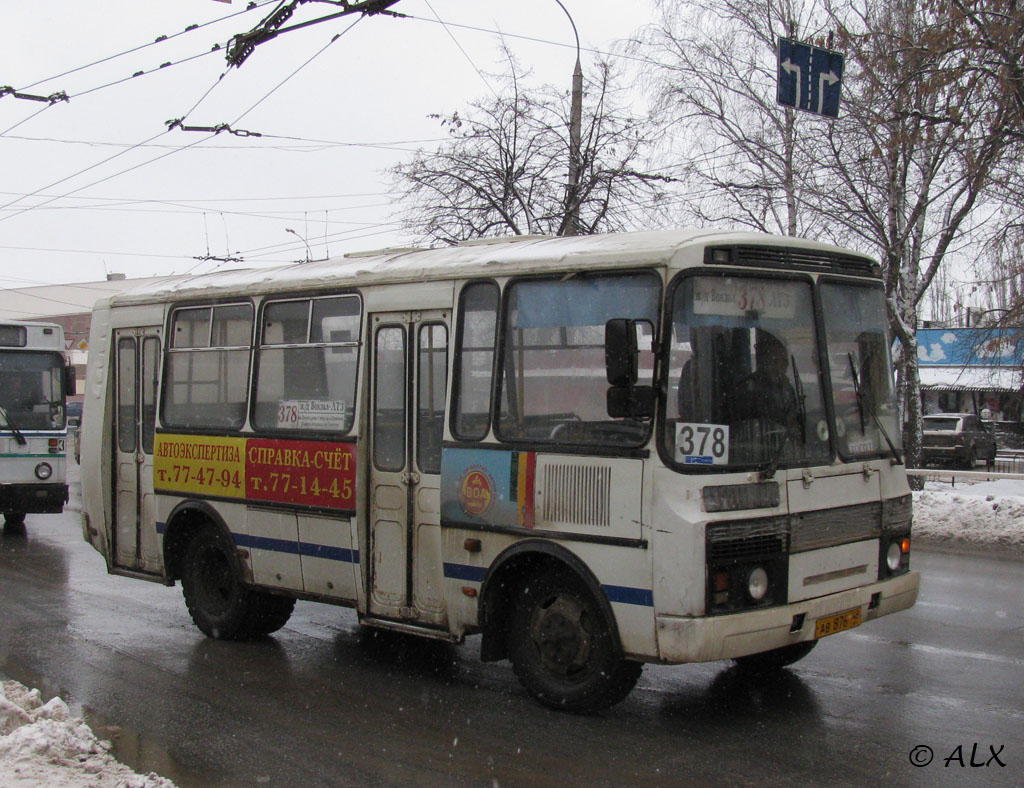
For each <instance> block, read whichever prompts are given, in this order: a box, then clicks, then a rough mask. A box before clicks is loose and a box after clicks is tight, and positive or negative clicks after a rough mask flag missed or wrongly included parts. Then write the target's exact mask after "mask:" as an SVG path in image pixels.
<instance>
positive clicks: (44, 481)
mask: <svg viewBox="0 0 1024 788" xmlns="http://www.w3.org/2000/svg"><path fill="white" fill-rule="evenodd" d="M74 393H75V369H74V367H72V366H70V365H68V363H67V361H66V359H65V356H64V330H63V329H62V328H61V327H60V326H59V325H57V324H55V323H36V322H32V321H13V320H3V321H0V447H2V449H0V511H2V512H3V513H4V527H5V528H7V527H16V526H20V525H21V524H22V523H24V522H25V515H26V513H40V512H43V513H45V512H50V513H53V512H61V511H63V510H64V504H65V503H67V500H68V485H67V480H66V477H65V466H66V447H67V409H66V405H67V401H66V400H67V396H68V395H69V394H74Z"/></svg>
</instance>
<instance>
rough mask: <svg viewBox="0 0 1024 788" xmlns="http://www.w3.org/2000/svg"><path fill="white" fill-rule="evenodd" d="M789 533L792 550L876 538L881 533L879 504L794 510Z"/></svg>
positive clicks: (880, 506) (796, 550)
mask: <svg viewBox="0 0 1024 788" xmlns="http://www.w3.org/2000/svg"><path fill="white" fill-rule="evenodd" d="M791 533H792V551H793V552H794V553H800V552H803V551H805V550H817V549H819V548H822V547H832V546H833V545H840V544H847V543H849V542H859V541H861V540H862V539H872V538H877V537H879V536H881V534H882V504H881V503H865V504H857V505H856V506H842V507H840V508H838V509H823V510H821V511H817V512H804V513H802V514H797V515H794V516H793V517H792V526H791Z"/></svg>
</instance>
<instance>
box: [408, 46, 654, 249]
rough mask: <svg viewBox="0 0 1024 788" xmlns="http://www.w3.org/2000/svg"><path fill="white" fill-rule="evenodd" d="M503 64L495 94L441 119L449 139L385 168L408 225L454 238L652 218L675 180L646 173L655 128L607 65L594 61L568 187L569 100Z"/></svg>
mask: <svg viewBox="0 0 1024 788" xmlns="http://www.w3.org/2000/svg"><path fill="white" fill-rule="evenodd" d="M508 63H509V71H508V73H507V74H506V75H505V76H504V77H503V79H502V82H503V85H502V87H503V90H502V93H501V95H500V96H497V97H495V98H492V99H487V100H480V101H477V102H474V103H473V104H472V105H471V106H470V107H469V109H468V110H467V111H464V112H455V113H453V114H452V115H450V116H446V117H441V116H437V117H438V119H439V120H440V122H441V124H442V126H444V127H445V128H446V129H447V130H448V131H449V133H450V135H451V139H450V140H449V141H447V142H446V143H444V144H442V145H441V146H440V147H439V148H438V149H437V150H435V151H421V152H419V153H418V154H416V156H415V157H414V158H413V159H412V160H411V161H408V162H405V163H402V164H399V165H398V166H396V167H394V168H393V169H392V170H391V173H392V176H393V178H394V180H395V183H396V185H397V187H398V189H399V193H400V197H401V199H402V202H403V205H404V207H403V220H404V224H405V226H406V227H407V228H408V229H409V230H411V231H412V232H414V233H415V234H416V235H418V236H420V237H422V238H425V239H429V240H431V241H440V242H443V243H448V244H454V243H458V242H459V241H462V240H466V239H470V238H480V237H486V236H493V235H504V234H513V235H533V234H543V235H570V234H572V235H578V234H591V233H596V232H605V231H614V230H620V229H630V228H636V227H641V226H644V225H645V224H648V223H649V222H650V221H651V217H652V216H655V215H656V212H657V207H658V205H659V204H660V202H661V201H662V200H663V199H664V196H665V195H664V189H665V186H666V184H667V183H669V182H670V181H671V179H670V178H668V177H666V176H664V175H660V174H657V173H653V172H646V171H643V170H642V161H643V158H644V155H645V152H646V151H647V149H648V148H649V147H650V145H651V141H650V135H651V127H650V126H649V125H648V124H647V123H646V121H645V120H643V119H640V118H637V117H634V116H632V115H631V114H630V113H629V111H628V110H627V109H626V106H627V105H626V104H625V102H624V101H620V99H619V89H618V88H617V87H616V84H615V75H614V73H613V70H612V69H611V67H610V66H609V65H608V64H607V63H601V64H599V65H598V67H597V69H596V77H595V79H594V80H593V81H592V82H591V83H590V84H589V85H588V88H587V92H586V96H585V101H584V107H583V124H582V140H581V145H580V166H579V172H580V176H579V183H578V185H577V186H576V188H575V189H570V188H569V184H568V169H569V151H570V142H569V112H570V105H569V97H568V96H567V95H566V93H565V92H562V91H558V90H557V89H555V88H554V87H551V86H544V87H541V88H531V87H529V86H527V85H526V84H525V83H526V79H527V77H528V75H527V74H525V73H524V72H523V71H522V69H521V68H520V67H519V66H518V64H517V63H516V62H515V60H514V59H513V58H512V57H511V56H510V55H509V56H508ZM574 221H575V222H576V226H574V227H571V226H570V224H572V223H573V222H574Z"/></svg>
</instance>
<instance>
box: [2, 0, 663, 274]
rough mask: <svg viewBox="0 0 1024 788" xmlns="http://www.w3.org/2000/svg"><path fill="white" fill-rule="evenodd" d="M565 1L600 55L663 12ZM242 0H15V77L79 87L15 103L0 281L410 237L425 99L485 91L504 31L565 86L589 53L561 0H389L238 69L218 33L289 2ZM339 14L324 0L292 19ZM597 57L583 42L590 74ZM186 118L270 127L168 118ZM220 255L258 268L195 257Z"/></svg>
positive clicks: (446, 105)
mask: <svg viewBox="0 0 1024 788" xmlns="http://www.w3.org/2000/svg"><path fill="white" fill-rule="evenodd" d="M563 2H564V5H565V6H566V8H567V9H568V10H569V12H570V13H571V14H572V16H573V19H574V20H575V22H576V26H577V28H578V30H579V34H580V39H581V43H582V44H583V46H584V47H585V48H593V49H597V50H604V51H606V50H608V49H609V48H610V47H611V46H612V44H613V42H614V41H615V40H616V39H618V38H622V37H625V36H628V35H629V34H630V33H631V32H632V31H633V30H634V29H636V28H637V27H638V26H639V25H640V24H642V23H643V22H645V21H647V20H648V19H649V16H650V9H649V5H648V3H647V2H646V0H642V1H641V2H636V3H622V2H613V0H563ZM247 4H248V0H234V2H232V3H230V4H229V3H226V2H219V1H217V0H146V2H139V0H98V1H97V0H90V1H89V2H84V1H83V0H47V2H46V3H45V4H40V3H5V7H4V12H5V13H4V24H3V25H2V26H0V86H9V87H11V88H14V89H15V90H17V91H19V92H21V93H26V94H29V95H33V96H51V95H54V94H57V93H60V92H63V93H66V94H67V95H68V97H69V99H70V100H69V101H67V102H64V101H57V102H55V103H52V104H50V103H47V102H38V101H33V100H29V99H19V98H16V97H14V96H13V95H5V96H3V97H2V98H0V156H2V159H0V161H2V172H3V178H2V181H0V183H2V186H0V251H2V255H3V256H2V258H0V259H2V260H3V263H2V264H0V288H10V287H25V286H30V285H36V284H57V283H64V282H83V281H93V280H97V279H103V278H104V277H105V276H106V274H108V273H114V272H117V273H125V274H127V275H128V276H129V277H140V276H153V275H162V274H171V273H185V272H188V271H194V272H202V271H209V270H213V268H214V267H215V266H220V267H221V268H237V267H244V266H265V265H272V264H278V263H282V262H290V261H295V260H301V259H303V258H305V257H306V255H307V249H306V245H305V244H306V243H308V245H309V254H311V255H312V257H313V258H314V259H316V258H321V257H324V256H326V255H327V254H328V253H329V254H331V255H338V254H342V253H344V252H347V251H359V250H366V249H375V248H380V247H384V246H393V245H396V244H402V243H407V242H408V241H409V239H408V238H406V237H405V236H404V235H403V234H402V232H401V231H400V229H399V227H398V224H397V222H398V217H397V215H396V211H395V206H394V204H393V202H392V199H391V196H390V195H389V193H388V181H387V179H386V178H385V177H384V175H383V171H384V170H385V169H386V168H388V167H389V166H391V165H393V164H394V163H396V162H398V161H401V160H405V159H407V158H408V157H409V155H410V152H411V151H413V150H415V149H416V148H418V147H430V146H432V145H434V144H436V140H438V139H439V138H441V137H443V136H444V135H443V130H442V129H441V128H440V126H439V125H438V122H437V121H436V120H432V119H430V118H428V117H427V116H428V115H429V114H430V113H451V112H452V111H454V110H457V109H460V108H463V107H465V106H466V104H467V103H468V102H469V101H472V100H474V99H477V98H481V97H484V96H486V95H489V94H490V90H491V89H490V88H489V87H488V83H487V82H485V80H484V77H482V76H481V74H480V72H491V73H493V72H495V71H498V70H501V62H500V52H499V47H500V44H501V40H500V36H499V33H498V31H502V32H504V33H505V34H506V39H505V40H506V42H507V43H508V45H509V47H510V48H511V49H512V50H513V52H514V53H515V55H516V56H517V57H518V58H519V60H520V62H521V63H522V64H523V65H525V66H527V67H530V68H532V69H533V70H534V79H535V81H536V82H537V83H541V82H549V83H554V84H565V86H566V89H568V86H569V79H570V76H571V71H572V67H573V63H574V61H575V48H574V39H573V35H572V27H571V26H570V24H569V20H568V19H567V17H566V15H565V13H564V12H563V11H562V10H561V9H560V8H559V6H558V4H557V3H556V2H555V0H516V2H509V0H402V2H400V3H398V4H397V5H396V6H394V10H395V11H399V12H402V13H405V14H408V15H409V16H410V17H412V18H409V19H395V18H390V17H385V16H376V17H371V18H366V19H363V20H361V21H358V22H357V23H355V25H354V27H352V25H353V23H354V22H355V21H356V19H357V17H355V16H349V17H345V18H341V19H335V20H331V21H327V22H323V23H321V24H317V25H313V26H311V27H308V28H306V29H303V30H298V31H295V32H292V33H288V34H285V35H282V36H280V37H279V38H277V39H275V40H273V41H270V42H267V43H264V44H262V45H260V46H259V47H258V48H257V49H256V51H255V52H254V53H253V54H252V56H251V57H250V58H249V59H248V60H247V61H246V62H245V63H244V64H243V65H242V66H241V67H240V68H231V69H228V67H227V63H226V61H225V59H224V52H223V45H224V44H225V43H226V42H227V41H228V39H229V38H230V37H231V36H232V35H234V34H236V33H241V32H244V31H247V30H250V29H251V28H253V27H254V26H255V25H257V24H258V23H259V21H260V20H261V19H262V18H263V17H264V16H265V15H266V14H267V13H269V12H270V11H271V10H273V9H274V8H275V7H276V6H277V0H272V2H268V0H256V4H257V5H258V6H259V7H258V8H256V9H254V10H250V11H248V12H246V5H247ZM336 10H337V8H336V6H332V5H329V4H327V3H315V2H310V3H307V4H305V5H303V6H302V7H300V9H299V10H298V11H297V13H296V15H295V16H294V17H293V18H292V23H295V22H300V21H305V20H307V19H313V18H316V17H318V16H324V15H326V14H329V13H331V12H333V11H336ZM439 18H440V19H441V20H443V22H444V23H446V24H445V25H442V24H440V23H438V21H437V20H438V19H439ZM192 25H199V26H200V27H199V28H198V29H195V30H192V31H189V32H185V30H186V28H188V27H190V26H192ZM350 27H351V29H349V28H350ZM470 28H477V29H470ZM346 31H347V32H346ZM338 34H343V35H341V36H340V37H339V38H337V40H335V41H334V42H333V43H331V40H332V38H334V37H335V36H337V35H338ZM159 36H168V37H169V38H168V40H166V41H162V42H160V43H154V42H155V40H156V39H157V38H158V37H159ZM529 39H535V40H529ZM147 44H148V45H149V46H145V45H147ZM217 44H220V45H221V50H219V51H212V50H213V47H214V46H215V45H217ZM129 50H135V51H131V52H130V53H129V54H124V55H123V56H121V57H112V56H115V55H119V54H121V53H124V52H128V51H129ZM318 53H319V54H318ZM595 57H596V55H595V54H593V53H591V52H587V51H586V50H585V51H584V53H583V65H584V70H586V69H587V67H588V65H592V64H593V63H594V60H595ZM108 58H112V59H108ZM311 58H312V60H310V59H311ZM97 61H104V62H102V63H99V64H98V65H93V66H91V67H88V68H83V67H84V66H89V65H90V64H93V63H96V62H97ZM164 64H170V65H164ZM304 64H306V65H305V66H304ZM161 66H163V68H161ZM299 69H301V70H299ZM137 72H145V73H142V74H140V75H138V76H134V77H133V74H136V73H137ZM225 72H226V73H225ZM296 72H297V73H296ZM222 75H223V78H221V77H222ZM122 80H123V81H122ZM114 83H116V84H114ZM492 84H494V83H493V81H492ZM186 114H187V117H186V118H185V121H184V122H185V125H193V126H216V125H219V124H224V123H226V124H229V125H230V126H231V128H232V129H235V130H241V131H248V132H255V133H259V134H261V135H263V136H261V137H254V136H249V137H243V136H236V135H232V134H228V133H221V134H219V135H216V136H211V135H210V134H207V133H200V132H188V131H182V130H179V129H175V130H171V131H168V129H167V126H166V121H168V120H170V119H174V118H181V117H183V116H186ZM286 228H290V229H291V230H293V231H294V233H290V232H288V231H287V229H286ZM303 239H305V241H303ZM207 255H209V256H213V257H222V258H223V257H242V258H244V263H238V262H233V261H230V262H227V263H223V262H219V261H217V260H209V261H203V260H199V259H196V258H201V257H204V256H207Z"/></svg>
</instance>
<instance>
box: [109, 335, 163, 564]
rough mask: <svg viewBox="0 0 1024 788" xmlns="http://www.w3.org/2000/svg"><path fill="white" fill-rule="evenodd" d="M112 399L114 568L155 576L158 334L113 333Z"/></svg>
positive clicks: (156, 549) (157, 548) (156, 543)
mask: <svg viewBox="0 0 1024 788" xmlns="http://www.w3.org/2000/svg"><path fill="white" fill-rule="evenodd" d="M114 343H115V347H116V357H115V367H116V375H117V396H116V401H115V403H114V407H115V409H116V410H115V413H116V419H115V427H114V431H115V435H114V472H115V477H116V481H115V497H116V500H115V503H114V550H113V561H114V566H116V567H118V568H120V569H125V570H129V571H135V572H146V573H158V572H159V571H160V567H161V560H160V545H159V541H158V538H157V531H156V519H155V518H156V498H155V496H154V494H153V432H154V428H155V426H156V391H157V379H158V376H159V370H160V329H159V328H158V327H156V326H145V327H142V328H121V329H116V330H115V331H114Z"/></svg>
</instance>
